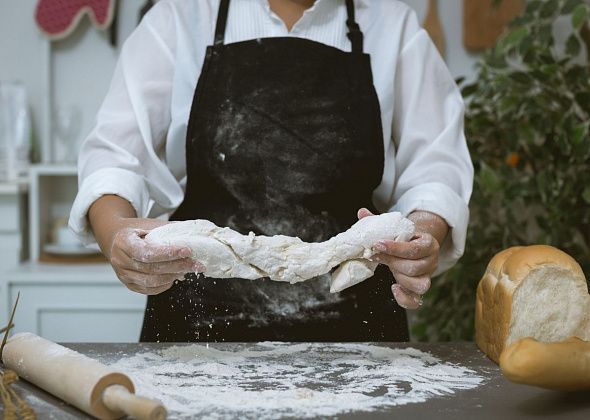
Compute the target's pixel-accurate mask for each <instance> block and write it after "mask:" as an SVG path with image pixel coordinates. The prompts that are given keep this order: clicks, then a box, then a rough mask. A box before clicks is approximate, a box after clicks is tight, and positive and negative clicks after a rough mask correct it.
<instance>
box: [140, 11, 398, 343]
mask: <svg viewBox="0 0 590 420" xmlns="http://www.w3.org/2000/svg"><path fill="white" fill-rule="evenodd" d="M337 5H338V3H337V2H336V1H334V7H338V6H337ZM346 6H347V12H348V20H347V21H346V23H347V26H348V30H349V32H348V37H349V39H350V41H351V44H352V52H350V53H348V52H344V51H342V50H339V49H337V48H334V47H331V46H327V45H324V44H321V43H318V42H314V41H310V40H307V39H301V38H294V37H280V38H260V39H253V40H248V41H242V42H236V43H232V44H224V34H225V26H226V21H227V15H228V10H229V0H221V4H220V7H219V12H218V18H217V25H216V29H215V42H214V45H212V46H209V47H207V52H206V55H205V61H204V64H203V69H202V72H201V76H200V78H199V81H198V84H197V88H196V90H195V94H194V99H193V103H192V108H191V112H190V119H189V122H188V132H187V138H186V158H187V185H186V194H185V198H184V201H183V202H182V204H181V205H180V207H179V208H178V209H177V211H176V212H175V213H174V214H173V215H172V217H171V220H188V219H208V220H211V221H212V222H214V223H215V224H217V225H218V226H229V227H230V228H232V229H234V230H236V231H238V232H240V233H242V234H248V232H250V231H252V232H254V233H256V234H260V235H276V234H283V235H289V236H299V237H300V238H301V239H303V240H304V241H324V240H327V239H328V238H330V237H331V236H333V235H335V234H337V233H339V232H342V231H344V230H346V229H348V228H349V227H350V226H351V225H352V224H353V223H354V222H356V220H357V218H356V213H357V210H358V209H359V208H360V207H369V208H371V207H372V206H371V202H372V201H371V197H372V193H373V190H374V189H375V188H376V187H377V186H378V185H379V183H380V182H381V178H382V175H383V159H384V157H383V155H384V152H383V132H382V126H381V113H380V109H379V102H378V98H377V94H376V92H375V88H374V86H373V79H372V72H371V64H370V57H369V55H368V54H364V53H363V34H362V32H361V31H360V28H359V26H358V25H357V24H356V22H355V18H354V4H353V1H352V0H346ZM372 210H373V211H374V210H375V209H372ZM392 283H393V277H392V275H391V273H390V272H389V271H388V270H387V269H385V268H384V267H379V269H378V270H377V272H376V274H375V276H374V277H373V278H371V279H368V280H366V281H364V282H363V283H361V284H358V285H356V286H353V287H351V288H349V289H347V290H345V291H343V292H341V293H337V294H330V293H329V275H324V276H320V277H318V278H315V279H311V280H308V281H306V282H302V283H298V284H293V285H291V284H288V283H283V282H275V281H271V280H269V279H258V280H244V279H213V278H206V277H204V276H202V275H195V274H187V275H186V276H185V280H184V281H180V282H176V283H175V284H174V286H173V287H172V288H171V289H169V290H168V291H166V292H164V293H162V294H159V295H156V296H149V297H148V303H147V308H146V312H145V317H144V323H143V329H142V333H141V341H148V342H150V341H168V342H186V341H210V342H218V341H265V340H278V341H407V340H408V328H407V321H406V314H405V311H404V310H403V309H402V308H400V307H399V306H398V305H397V304H396V303H395V301H394V299H393V296H392V294H391V290H390V286H391V284H392Z"/></svg>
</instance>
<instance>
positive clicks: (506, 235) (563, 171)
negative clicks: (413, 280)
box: [413, 0, 590, 341]
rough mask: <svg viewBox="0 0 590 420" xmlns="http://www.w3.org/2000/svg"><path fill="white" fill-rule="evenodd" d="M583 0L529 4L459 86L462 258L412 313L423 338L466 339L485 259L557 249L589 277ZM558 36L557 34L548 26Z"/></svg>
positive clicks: (589, 109)
mask: <svg viewBox="0 0 590 420" xmlns="http://www.w3.org/2000/svg"><path fill="white" fill-rule="evenodd" d="M589 15H590V7H589V4H588V2H587V1H584V0H545V1H540V0H536V1H529V2H528V3H527V7H526V10H525V12H524V14H523V15H522V16H520V17H518V18H516V19H515V20H514V21H513V22H512V23H511V25H510V29H509V32H508V33H507V34H505V35H504V36H503V37H502V38H501V39H500V40H499V41H498V43H497V45H496V47H495V48H493V49H491V50H489V51H487V52H486V53H485V54H484V57H483V59H482V61H481V63H480V64H479V67H478V72H477V79H476V81H475V82H473V83H472V84H465V83H464V82H460V83H462V85H463V87H462V92H463V95H464V97H465V100H466V103H467V109H466V119H465V124H466V127H465V129H466V135H467V139H468V143H469V147H470V151H471V155H472V159H473V162H474V166H475V184H474V191H473V195H472V198H471V203H470V211H471V221H470V227H469V231H468V237H467V245H466V250H465V255H464V256H463V258H462V259H461V260H460V261H459V263H458V264H457V265H456V266H455V267H454V268H453V269H452V270H450V271H449V272H447V273H445V274H444V275H442V276H441V277H439V278H437V279H434V281H433V287H432V289H431V291H430V292H429V293H428V294H427V295H426V296H425V298H426V299H425V304H424V307H423V308H422V309H421V310H420V311H419V313H418V315H417V323H416V324H415V327H414V328H413V333H414V336H416V337H417V338H418V339H421V340H431V341H445V340H471V339H472V338H473V322H474V306H475V290H476V287H477V284H478V282H479V280H480V278H481V276H482V274H483V272H484V270H485V267H486V265H487V263H488V262H489V260H490V259H491V257H492V256H493V255H494V254H495V253H497V252H498V251H500V250H502V249H504V248H507V247H510V246H513V245H526V244H534V243H543V244H550V245H553V246H556V247H558V248H560V249H562V250H564V251H566V252H567V253H569V254H570V255H571V256H573V257H574V258H575V259H576V260H577V261H578V262H579V263H580V264H581V265H582V268H583V270H584V272H585V274H586V277H587V278H590V248H589V245H590V136H589V134H588V131H589V130H588V128H589V125H590V69H589V66H588V62H587V58H588V57H587V51H588V50H589V47H590V45H589V44H590V43H589V41H588V29H587V21H588V17H589ZM556 22H557V25H559V32H560V33H561V34H563V32H564V31H565V32H569V33H566V37H565V39H563V40H561V39H562V38H563V36H562V37H558V36H556V32H554V27H556Z"/></svg>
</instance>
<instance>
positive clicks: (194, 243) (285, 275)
mask: <svg viewBox="0 0 590 420" xmlns="http://www.w3.org/2000/svg"><path fill="white" fill-rule="evenodd" d="M413 234H414V224H413V223H412V222H411V221H410V220H408V219H406V218H405V217H403V216H402V215H401V214H400V213H384V214H381V215H378V216H368V217H365V218H363V219H361V220H359V221H358V222H357V223H355V224H354V225H353V226H352V227H351V228H350V229H348V230H347V231H346V232H343V233H340V234H338V235H336V236H334V237H332V238H330V239H329V240H327V241H325V242H317V243H306V242H303V241H302V240H301V239H299V238H297V237H291V236H283V235H276V236H256V235H254V233H252V232H250V234H249V235H242V234H240V233H238V232H236V231H234V230H231V229H230V228H227V227H224V228H222V227H219V226H216V225H215V224H214V223H212V222H210V221H208V220H188V221H184V222H173V223H169V224H166V225H164V226H161V227H159V228H156V229H154V230H152V231H151V232H150V233H149V234H148V235H147V236H146V237H145V240H146V241H147V242H148V243H150V244H154V245H174V246H188V247H190V248H191V249H192V250H193V255H192V258H193V259H194V260H195V261H198V262H200V263H202V264H203V265H204V266H205V272H204V274H205V275H206V276H208V277H214V278H242V279H257V278H261V277H269V278H270V279H271V280H276V281H284V282H289V283H298V282H301V281H305V280H308V279H311V278H314V277H317V276H319V275H322V274H326V273H329V272H330V270H331V269H332V268H334V267H336V266H338V265H340V267H339V268H338V269H337V270H336V271H335V272H334V274H333V276H332V282H331V287H330V291H331V292H333V293H334V292H339V291H341V290H344V289H345V288H347V287H350V286H353V285H355V284H357V283H360V282H361V281H363V280H365V279H367V278H369V277H371V276H372V275H373V273H374V271H375V268H376V267H377V263H374V262H372V261H369V258H371V257H372V256H373V254H374V253H375V252H374V251H373V245H374V244H375V243H376V242H377V241H379V240H383V239H390V240H396V241H408V240H410V239H411V238H412V235H413Z"/></svg>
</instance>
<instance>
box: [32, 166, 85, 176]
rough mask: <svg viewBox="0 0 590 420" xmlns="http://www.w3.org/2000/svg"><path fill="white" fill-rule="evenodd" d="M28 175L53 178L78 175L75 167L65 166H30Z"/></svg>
mask: <svg viewBox="0 0 590 420" xmlns="http://www.w3.org/2000/svg"><path fill="white" fill-rule="evenodd" d="M29 171H30V173H31V175H33V176H36V175H39V174H40V175H53V176H60V175H63V176H68V175H76V176H77V175H78V168H77V167H76V165H66V164H52V163H51V164H49V163H47V164H37V165H31V166H30V170H29Z"/></svg>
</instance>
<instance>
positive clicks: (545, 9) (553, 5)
mask: <svg viewBox="0 0 590 420" xmlns="http://www.w3.org/2000/svg"><path fill="white" fill-rule="evenodd" d="M558 9H559V1H558V0H548V1H546V2H545V3H543V6H542V7H541V10H540V11H539V16H541V17H542V18H549V17H552V16H553V15H555V13H557V10H558Z"/></svg>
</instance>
